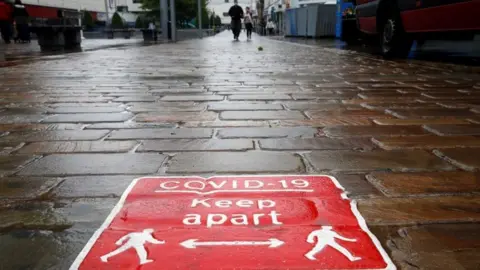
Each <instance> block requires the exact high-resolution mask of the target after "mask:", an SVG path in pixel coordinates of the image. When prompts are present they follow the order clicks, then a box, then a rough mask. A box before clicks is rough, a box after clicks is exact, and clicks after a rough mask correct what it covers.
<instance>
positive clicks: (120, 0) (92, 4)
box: [22, 0, 142, 13]
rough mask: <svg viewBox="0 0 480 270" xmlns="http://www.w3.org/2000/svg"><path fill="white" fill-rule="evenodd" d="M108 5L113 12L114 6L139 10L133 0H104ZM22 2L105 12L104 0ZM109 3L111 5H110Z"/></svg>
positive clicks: (38, 0)
mask: <svg viewBox="0 0 480 270" xmlns="http://www.w3.org/2000/svg"><path fill="white" fill-rule="evenodd" d="M106 1H107V3H108V5H109V13H112V12H115V10H116V6H128V10H129V11H130V12H140V11H142V9H141V8H140V4H134V3H133V0H106ZM22 2H23V3H24V4H31V5H38V6H47V7H61V8H71V9H81V10H83V9H86V10H89V11H97V12H105V0H23V1H22ZM110 4H111V5H110Z"/></svg>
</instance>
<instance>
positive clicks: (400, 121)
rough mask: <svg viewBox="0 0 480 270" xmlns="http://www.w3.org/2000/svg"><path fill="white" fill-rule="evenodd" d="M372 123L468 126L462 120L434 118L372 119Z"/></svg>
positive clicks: (466, 122) (464, 120)
mask: <svg viewBox="0 0 480 270" xmlns="http://www.w3.org/2000/svg"><path fill="white" fill-rule="evenodd" d="M373 122H375V124H377V125H388V126H390V125H391V126H412V125H428V124H432V125H462V124H470V122H468V121H467V119H462V118H453V117H450V118H435V119H418V118H416V119H394V118H392V119H376V118H375V119H374V120H373Z"/></svg>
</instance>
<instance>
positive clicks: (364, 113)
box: [306, 109, 390, 119]
mask: <svg viewBox="0 0 480 270" xmlns="http://www.w3.org/2000/svg"><path fill="white" fill-rule="evenodd" d="M306 114H307V115H308V117H310V118H312V119H319V118H325V117H335V116H342V117H346V118H348V117H352V118H356V117H357V118H358V117H364V118H369V117H376V118H382V117H387V118H390V116H388V115H385V114H384V113H383V112H378V111H373V110H366V109H364V110H342V111H308V112H307V113H306Z"/></svg>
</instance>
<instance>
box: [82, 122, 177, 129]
mask: <svg viewBox="0 0 480 270" xmlns="http://www.w3.org/2000/svg"><path fill="white" fill-rule="evenodd" d="M174 127H176V124H173V123H136V122H124V123H99V124H90V125H88V126H86V127H85V129H145V128H174Z"/></svg>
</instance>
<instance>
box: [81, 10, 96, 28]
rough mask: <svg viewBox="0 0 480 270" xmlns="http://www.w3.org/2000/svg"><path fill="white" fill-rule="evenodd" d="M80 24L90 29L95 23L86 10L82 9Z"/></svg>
mask: <svg viewBox="0 0 480 270" xmlns="http://www.w3.org/2000/svg"><path fill="white" fill-rule="evenodd" d="M82 24H83V26H85V29H86V30H92V29H93V27H94V26H95V23H94V22H93V17H92V14H91V13H90V12H88V11H86V10H84V11H83V16H82Z"/></svg>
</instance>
